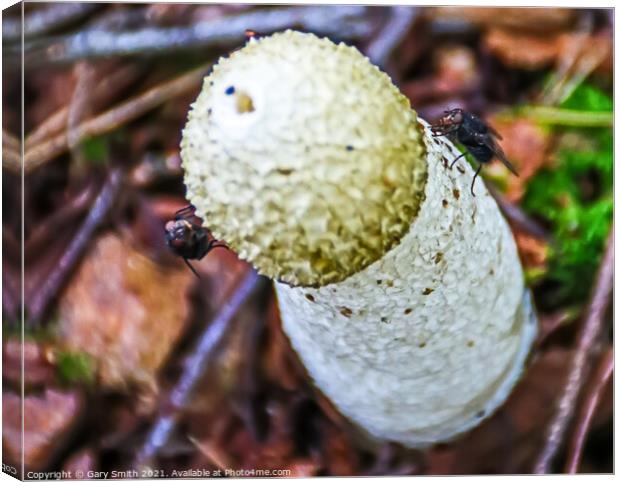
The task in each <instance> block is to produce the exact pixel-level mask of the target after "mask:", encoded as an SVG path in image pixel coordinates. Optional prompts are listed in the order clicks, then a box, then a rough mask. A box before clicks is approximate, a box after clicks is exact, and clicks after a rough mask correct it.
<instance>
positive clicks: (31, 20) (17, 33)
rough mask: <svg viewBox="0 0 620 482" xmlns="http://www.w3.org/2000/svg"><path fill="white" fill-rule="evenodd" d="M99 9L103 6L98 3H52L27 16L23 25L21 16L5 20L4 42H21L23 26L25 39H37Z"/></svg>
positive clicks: (3, 28)
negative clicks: (38, 36)
mask: <svg viewBox="0 0 620 482" xmlns="http://www.w3.org/2000/svg"><path fill="white" fill-rule="evenodd" d="M99 8H101V4H98V3H91V2H75V3H72V2H59V3H51V4H49V5H47V6H45V7H43V8H39V9H37V10H34V11H33V12H31V13H29V14H27V15H25V16H24V22H23V24H22V19H21V16H20V18H6V19H5V18H3V19H2V20H3V21H2V40H4V41H16V40H19V39H20V38H21V35H22V26H23V30H24V38H28V37H35V36H36V35H41V34H44V33H47V32H50V31H52V30H56V29H58V28H60V27H63V26H64V25H67V24H69V23H71V22H74V21H75V20H78V19H79V18H81V17H84V16H85V15H88V14H89V13H91V12H93V11H95V10H97V9H99Z"/></svg>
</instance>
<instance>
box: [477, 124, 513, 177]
mask: <svg viewBox="0 0 620 482" xmlns="http://www.w3.org/2000/svg"><path fill="white" fill-rule="evenodd" d="M500 139H501V138H500ZM476 140H477V141H478V143H479V144H481V145H484V146H487V147H488V148H489V149H491V150H492V151H493V153H494V154H495V157H497V158H498V159H499V160H500V161H502V163H503V164H504V166H506V167H507V168H508V169H509V170H510V172H512V173H513V174H514V175H515V176H517V177H518V176H519V173H518V172H517V169H516V168H515V167H514V166H513V165H512V163H511V162H510V161H509V160H508V159H507V158H506V154H504V151H503V150H502V148H501V147H500V145H499V144H498V143H497V142H495V139H494V138H493V136H490V135H488V134H487V135H485V134H480V135H476Z"/></svg>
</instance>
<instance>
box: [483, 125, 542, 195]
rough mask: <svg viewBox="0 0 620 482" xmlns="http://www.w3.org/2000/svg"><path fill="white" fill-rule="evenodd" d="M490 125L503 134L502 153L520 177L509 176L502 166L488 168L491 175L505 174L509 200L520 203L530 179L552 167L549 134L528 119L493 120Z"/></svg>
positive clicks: (497, 164) (496, 164) (506, 193)
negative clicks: (542, 170)
mask: <svg viewBox="0 0 620 482" xmlns="http://www.w3.org/2000/svg"><path fill="white" fill-rule="evenodd" d="M489 123H490V124H491V125H492V126H493V127H494V128H495V129H496V130H497V131H498V132H499V133H500V134H501V136H502V138H503V139H502V140H501V141H500V144H501V146H502V149H503V150H504V152H505V153H506V157H508V159H509V160H510V162H512V163H513V164H514V165H515V167H516V168H517V170H518V172H519V176H514V175H512V174H510V173H509V172H508V171H507V170H506V169H505V168H504V167H503V166H502V165H501V163H499V162H496V163H494V164H492V165H491V166H489V168H488V172H489V173H490V174H494V173H497V174H499V175H501V173H503V175H505V179H506V182H507V188H506V192H505V197H506V199H507V200H508V201H510V202H518V201H519V200H520V199H521V197H522V196H523V193H524V192H525V187H526V186H527V183H528V181H529V179H531V178H532V177H533V176H534V175H535V174H536V173H537V172H538V171H539V170H540V169H541V168H543V167H544V166H546V165H550V164H551V161H550V158H549V156H548V150H549V146H550V144H551V137H550V134H549V133H548V132H546V131H545V130H544V129H542V128H541V127H540V126H538V125H536V124H535V123H534V122H532V121H531V120H529V119H521V118H517V119H514V120H511V121H498V120H495V119H493V118H490V119H489Z"/></svg>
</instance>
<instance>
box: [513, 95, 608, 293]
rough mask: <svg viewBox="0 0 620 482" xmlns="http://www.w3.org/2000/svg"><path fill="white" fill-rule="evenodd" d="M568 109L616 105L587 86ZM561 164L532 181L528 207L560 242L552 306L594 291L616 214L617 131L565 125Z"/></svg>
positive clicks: (552, 274) (552, 272)
mask: <svg viewBox="0 0 620 482" xmlns="http://www.w3.org/2000/svg"><path fill="white" fill-rule="evenodd" d="M561 107H563V108H570V109H576V110H577V109H581V110H588V111H607V110H611V109H613V102H612V101H611V99H610V98H609V97H608V96H607V95H606V94H604V93H603V92H601V91H600V90H598V89H596V88H594V87H591V86H587V85H583V86H581V87H579V88H578V89H576V91H575V92H574V93H573V94H572V95H571V97H570V98H569V99H567V100H566V102H564V104H563V105H562V106H561ZM561 132H562V133H564V135H563V136H562V137H561V138H560V142H559V146H558V149H557V151H556V153H555V155H556V159H557V166H556V167H555V168H554V169H553V170H543V171H541V172H539V173H538V174H537V175H536V177H535V178H534V179H532V181H530V183H529V184H528V186H527V190H526V194H525V197H524V200H523V207H524V209H525V210H526V211H527V212H529V213H530V214H533V215H535V216H537V217H538V218H542V219H545V220H546V221H548V222H549V224H550V226H551V228H552V231H553V234H554V238H555V245H554V249H553V250H552V254H551V258H550V263H549V272H548V273H547V275H546V280H548V281H552V282H553V283H552V284H553V285H555V286H556V288H555V289H554V292H553V293H552V294H551V295H550V296H551V298H552V299H550V300H547V301H548V302H549V304H550V305H561V304H564V303H568V302H571V301H572V302H575V301H582V300H583V299H585V297H587V295H588V293H589V292H590V289H591V286H592V283H593V278H594V276H595V273H596V269H597V267H598V265H599V263H600V259H601V255H602V252H603V249H604V246H605V240H606V238H607V235H608V233H609V230H610V228H611V223H612V219H613V134H612V131H611V129H608V128H581V129H565V130H563V131H561Z"/></svg>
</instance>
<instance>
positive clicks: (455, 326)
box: [181, 31, 536, 447]
mask: <svg viewBox="0 0 620 482" xmlns="http://www.w3.org/2000/svg"><path fill="white" fill-rule="evenodd" d="M181 147H182V152H181V154H182V158H183V167H184V169H185V184H186V186H187V196H188V199H189V200H190V201H191V202H192V203H193V204H194V205H195V206H196V213H197V214H198V215H199V216H201V217H202V218H203V219H204V221H205V223H206V225H207V226H208V227H209V228H210V229H211V231H212V233H213V234H214V236H215V237H216V238H218V239H221V240H224V241H226V242H227V243H228V245H229V246H230V247H231V248H232V249H234V250H235V251H236V252H237V253H238V254H239V256H240V257H241V258H243V259H246V260H247V261H249V262H250V263H252V264H253V265H254V266H255V267H256V269H257V270H258V271H259V272H260V273H262V274H264V275H267V276H269V277H271V278H273V279H274V280H275V287H276V291H277V295H278V302H279V307H280V313H281V318H282V324H283V328H284V330H285V332H286V333H287V335H288V336H289V338H290V340H291V343H292V345H293V347H294V348H295V350H296V351H297V353H298V354H299V356H300V358H301V359H302V361H303V362H304V364H305V366H306V368H307V370H308V372H309V374H310V375H311V377H312V378H313V380H314V382H315V383H316V385H317V386H318V387H319V388H320V389H321V390H322V391H323V393H325V394H326V395H327V396H328V397H329V398H330V399H331V400H332V401H333V403H334V404H335V405H336V406H337V407H338V409H339V410H340V411H341V412H342V413H343V414H344V415H345V416H347V417H348V418H349V419H350V420H351V421H353V422H354V423H355V424H356V425H357V426H359V427H361V428H362V429H363V430H364V431H365V432H366V433H367V434H369V435H371V436H374V437H375V438H379V439H387V440H394V441H399V442H401V443H403V444H406V445H408V446H414V447H421V446H425V445H428V444H431V443H434V442H438V441H443V440H447V439H450V438H452V437H453V436H455V435H456V434H459V433H461V432H463V431H465V430H467V429H469V428H471V427H473V426H475V425H476V424H478V423H479V422H480V421H481V420H482V419H484V418H485V417H487V416H489V414H491V413H492V412H493V411H494V410H495V409H496V408H497V407H498V406H499V405H501V404H502V403H503V401H504V400H505V399H506V397H507V396H508V394H509V393H510V391H511V389H512V388H513V386H514V385H515V383H516V381H517V379H518V378H519V375H520V373H521V372H522V369H523V366H524V363H525V360H526V357H527V354H528V351H529V349H530V346H531V344H532V340H533V339H534V336H535V333H536V318H535V315H534V313H533V310H532V307H531V303H530V299H529V295H528V292H527V290H526V289H525V287H524V281H523V273H522V269H521V265H520V263H519V258H518V255H517V250H516V247H515V242H514V239H513V237H512V234H511V232H510V230H509V228H508V225H507V224H506V222H505V220H504V219H503V218H502V216H501V214H500V212H499V210H498V207H497V205H496V204H495V201H494V200H493V198H492V197H491V196H490V195H489V194H488V192H487V191H486V188H485V187H484V186H483V184H482V183H480V184H477V185H476V196H472V194H471V193H470V181H471V179H472V176H473V171H472V169H471V167H470V166H469V165H468V164H467V163H466V162H461V164H460V165H457V166H455V168H454V169H453V170H450V169H448V168H447V167H446V164H447V163H449V162H450V161H451V160H452V159H454V158H455V157H456V156H458V155H459V151H457V150H456V148H455V147H454V146H453V145H452V144H450V142H449V141H447V140H445V139H444V138H436V137H435V138H434V137H432V134H431V132H430V130H429V126H428V124H426V123H425V122H424V121H422V120H420V119H419V118H418V117H417V114H416V113H415V112H414V111H413V110H412V109H411V107H410V104H409V101H408V100H407V98H405V97H404V96H403V95H402V94H401V93H400V92H399V90H398V89H397V88H396V87H395V86H394V85H393V84H392V82H391V80H390V78H389V77H388V76H387V75H386V74H385V73H383V72H381V71H380V70H379V69H378V68H377V67H375V66H373V65H372V64H371V63H370V62H369V60H368V59H367V58H365V57H364V56H363V55H362V54H361V53H360V52H359V51H358V50H356V49H355V48H353V47H349V46H346V45H344V44H339V45H336V44H334V43H332V42H331V41H330V40H328V39H319V38H317V37H316V36H314V35H312V34H304V33H299V32H293V31H287V32H284V33H279V34H275V35H272V36H270V37H265V38H260V39H251V40H250V41H248V43H247V45H246V46H245V47H243V48H242V49H240V50H238V51H236V52H234V53H232V54H231V55H230V56H229V57H227V58H224V59H222V60H220V62H219V63H218V64H217V65H216V66H215V67H214V69H213V72H212V73H211V74H210V75H209V76H208V77H206V78H205V81H204V86H203V89H202V92H201V93H200V95H199V96H198V99H197V100H196V102H195V103H194V104H193V106H192V109H191V112H190V113H189V120H188V122H187V125H186V127H185V129H184V131H183V140H182V146H181Z"/></svg>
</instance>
